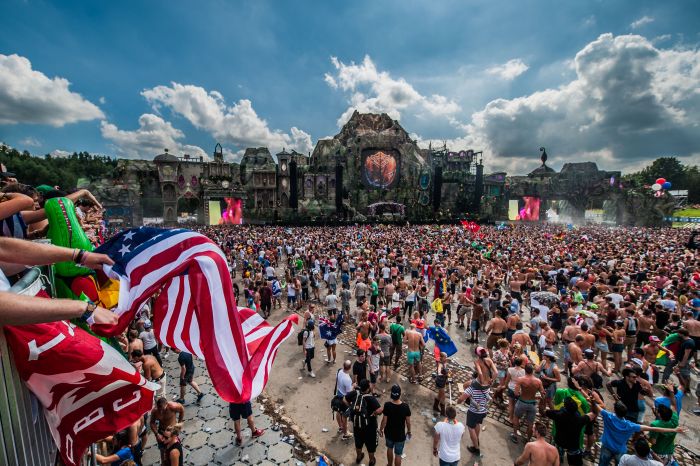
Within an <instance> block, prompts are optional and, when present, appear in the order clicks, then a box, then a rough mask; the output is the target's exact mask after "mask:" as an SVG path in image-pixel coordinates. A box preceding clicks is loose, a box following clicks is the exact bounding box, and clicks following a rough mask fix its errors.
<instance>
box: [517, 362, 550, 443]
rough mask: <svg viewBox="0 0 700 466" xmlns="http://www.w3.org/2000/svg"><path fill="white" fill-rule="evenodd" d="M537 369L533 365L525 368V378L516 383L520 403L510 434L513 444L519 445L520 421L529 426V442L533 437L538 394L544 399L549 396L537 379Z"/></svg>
mask: <svg viewBox="0 0 700 466" xmlns="http://www.w3.org/2000/svg"><path fill="white" fill-rule="evenodd" d="M534 372H535V368H534V367H533V366H532V364H528V365H526V366H525V376H523V377H520V378H519V379H518V380H516V382H515V390H514V392H515V396H516V398H518V401H517V402H516V403H515V411H514V412H513V414H514V416H513V432H512V433H511V434H510V439H511V440H512V441H513V443H518V430H519V429H520V419H522V418H525V425H526V426H527V430H526V435H527V440H530V437H532V424H533V423H534V422H535V416H536V415H537V397H536V396H537V392H539V393H540V396H541V397H542V398H544V397H545V396H546V395H547V394H546V392H545V391H544V386H543V385H542V381H541V380H540V379H538V378H537V377H535V376H534V375H533V373H534Z"/></svg>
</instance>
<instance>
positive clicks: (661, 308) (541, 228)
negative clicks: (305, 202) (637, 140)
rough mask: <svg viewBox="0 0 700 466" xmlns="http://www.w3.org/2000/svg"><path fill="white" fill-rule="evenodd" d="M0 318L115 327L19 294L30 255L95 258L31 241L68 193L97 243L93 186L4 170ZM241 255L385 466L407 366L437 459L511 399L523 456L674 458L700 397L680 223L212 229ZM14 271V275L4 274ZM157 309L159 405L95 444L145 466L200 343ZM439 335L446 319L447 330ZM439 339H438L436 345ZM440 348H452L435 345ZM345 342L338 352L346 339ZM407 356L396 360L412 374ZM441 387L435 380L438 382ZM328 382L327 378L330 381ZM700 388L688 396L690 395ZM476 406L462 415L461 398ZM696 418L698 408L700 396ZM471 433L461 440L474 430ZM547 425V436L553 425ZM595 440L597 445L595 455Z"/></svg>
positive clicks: (175, 425) (692, 282)
mask: <svg viewBox="0 0 700 466" xmlns="http://www.w3.org/2000/svg"><path fill="white" fill-rule="evenodd" d="M0 177H1V178H2V184H3V187H2V189H1V190H0V221H1V222H2V229H1V233H0V234H2V236H3V237H2V238H0V261H1V262H3V263H4V264H3V267H2V271H3V272H4V274H0V278H2V280H0V285H1V286H0V294H1V296H0V297H2V300H1V302H2V306H1V307H2V311H0V324H7V325H22V324H29V323H38V322H48V321H52V320H54V321H55V320H60V319H69V318H73V319H80V318H82V319H84V320H86V321H87V322H88V323H114V321H115V319H116V318H115V317H114V316H113V315H112V314H111V313H110V312H109V311H107V310H106V309H103V308H101V307H99V306H95V305H94V304H92V303H90V302H88V303H85V302H84V301H80V300H70V299H40V298H33V297H26V296H19V295H14V294H11V293H7V290H8V289H9V286H10V283H12V282H13V281H14V280H16V279H17V278H18V277H19V276H20V275H21V273H22V271H23V270H24V267H25V266H26V265H43V264H50V263H54V262H62V261H74V262H76V263H78V264H81V265H84V266H85V267H89V268H93V269H99V268H101V267H102V266H103V265H110V264H111V263H112V261H111V259H110V258H109V257H107V256H104V255H102V254H97V253H92V252H85V251H83V250H79V249H71V248H62V247H58V246H52V245H48V244H40V243H37V242H29V241H25V240H28V239H38V238H41V237H42V236H43V235H45V233H46V230H47V226H48V221H47V218H46V217H47V215H46V212H45V211H44V208H43V204H44V203H45V202H46V201H47V200H48V199H51V198H54V197H61V198H68V199H70V200H72V201H73V202H75V209H76V212H75V214H76V215H77V217H78V218H79V222H80V224H81V226H82V228H83V229H84V230H85V231H86V232H87V235H88V238H90V240H91V241H94V242H95V243H99V242H101V241H103V240H104V239H105V238H103V235H104V234H105V230H104V227H103V225H102V221H101V220H102V218H101V216H102V208H101V205H100V204H99V202H98V201H97V200H96V199H95V198H94V196H92V194H90V193H89V191H86V190H75V191H73V192H71V193H67V192H63V191H61V190H60V189H59V188H58V187H49V186H43V185H42V186H38V187H35V188H32V187H29V186H25V185H22V184H20V183H19V182H18V181H17V180H16V179H14V178H13V176H12V174H11V173H8V172H6V171H5V170H3V171H2V173H0ZM199 231H200V232H202V233H204V234H205V235H206V236H208V237H209V238H211V239H212V240H213V241H214V242H216V243H217V244H218V245H219V246H220V247H221V249H222V250H223V251H224V253H225V254H226V256H227V257H228V259H229V264H230V272H231V276H232V278H233V287H234V292H235V293H236V296H237V299H238V303H239V304H240V305H241V306H243V307H250V308H252V309H254V310H256V311H257V312H259V313H260V314H261V315H262V316H263V317H265V318H268V317H270V316H271V313H272V312H273V310H274V311H276V312H279V313H284V312H298V313H299V314H300V315H301V316H303V320H302V322H303V323H302V330H301V331H300V332H299V335H298V338H297V340H298V344H299V346H300V347H301V349H300V354H303V358H300V359H301V360H300V369H301V370H302V371H304V372H305V373H306V374H307V376H308V377H309V378H315V377H316V375H315V371H314V367H315V366H316V367H318V366H317V365H318V362H316V361H315V356H316V354H315V350H316V347H317V344H318V343H317V340H322V341H323V347H324V349H325V363H326V364H328V365H333V364H339V365H340V367H339V368H338V370H337V373H336V377H335V387H334V388H333V396H332V397H331V399H330V400H329V404H330V409H331V410H332V411H333V412H334V416H335V419H336V421H337V424H338V435H339V436H340V437H341V438H342V439H343V440H345V441H350V439H352V440H353V442H354V446H355V449H356V456H357V457H356V460H357V463H358V464H359V463H360V462H362V461H363V459H364V455H365V451H366V452H367V455H368V461H369V464H370V465H373V464H375V463H376V461H377V458H376V456H375V454H376V452H377V447H378V444H379V438H383V440H384V444H385V446H386V459H387V462H388V463H389V464H390V465H396V466H398V465H400V464H401V462H402V456H403V455H404V449H405V448H406V447H407V443H406V442H407V441H408V440H409V439H410V438H411V412H412V409H411V408H413V411H416V410H422V409H425V407H423V406H414V407H410V406H409V405H408V404H407V403H406V402H404V401H402V399H401V397H402V392H403V391H405V390H406V387H401V385H400V384H393V385H392V386H391V388H390V392H389V400H387V401H385V402H384V403H383V404H382V403H380V401H379V398H381V394H380V392H381V391H382V390H381V389H380V387H381V386H382V384H388V383H389V382H390V380H392V375H393V372H395V371H398V370H399V369H400V366H403V365H405V368H406V369H407V371H408V375H409V377H408V379H407V382H408V383H409V384H419V383H422V382H423V381H424V379H433V382H434V386H435V397H434V400H433V406H432V409H433V411H434V412H435V413H436V416H437V415H439V416H440V418H441V420H440V421H439V422H437V423H436V425H435V427H434V441H433V454H434V455H435V456H436V457H437V458H438V460H439V463H440V465H457V464H460V462H461V461H462V460H463V459H462V458H461V453H460V450H461V449H460V446H461V444H462V442H468V450H469V452H470V453H471V454H473V455H475V456H477V457H478V456H480V455H481V445H480V439H479V434H480V432H481V426H482V424H483V422H484V419H485V418H486V416H487V415H488V414H489V412H490V410H494V409H504V410H507V413H508V414H507V415H508V419H509V421H510V423H511V424H512V432H511V433H510V436H509V440H510V441H512V442H513V443H514V444H520V443H522V444H523V445H524V446H523V450H522V454H521V455H520V457H518V458H517V459H516V461H515V464H517V465H524V464H531V465H538V466H539V465H543V466H544V465H558V464H560V462H564V461H566V462H568V464H571V465H580V464H583V461H584V460H586V459H587V460H590V461H593V462H594V463H596V464H600V465H602V466H607V465H610V464H613V462H615V463H616V464H619V465H624V466H634V465H650V466H652V465H659V464H662V465H673V464H675V459H674V453H675V449H676V444H675V442H676V434H677V433H678V432H684V431H685V430H684V428H683V427H679V417H680V416H681V415H687V413H688V412H689V410H688V408H687V406H686V410H685V411H683V410H682V406H683V404H686V405H688V404H691V403H694V404H697V397H698V396H699V395H700V393H698V392H699V390H698V388H697V385H696V387H695V397H696V400H694V401H691V400H692V396H693V394H692V392H693V387H692V385H693V383H694V382H693V378H694V377H696V374H697V368H696V364H697V352H696V349H697V348H698V345H699V344H700V322H699V321H698V317H699V316H700V291H699V290H698V286H699V285H700V259H699V257H698V254H697V251H696V250H694V249H690V248H688V247H687V245H686V241H687V231H684V230H673V229H648V228H623V227H616V228H611V227H599V226H585V227H577V228H574V229H566V228H563V227H559V226H556V225H524V224H517V225H514V226H511V225H500V226H483V227H481V228H480V229H478V230H477V231H468V230H467V229H465V228H464V227H463V226H461V225H460V226H436V225H421V226H412V225H406V226H389V225H366V226H361V225H355V226H343V227H303V228H284V227H273V226H248V225H237V226H232V227H201V228H199ZM6 276H7V278H6ZM151 318H152V313H151V311H150V308H149V305H148V304H147V305H145V306H144V307H143V308H142V309H141V311H140V313H139V315H138V317H137V319H135V320H134V321H133V322H132V324H131V326H130V328H129V330H128V331H127V332H126V333H125V334H124V335H121V336H119V337H118V338H117V343H118V344H119V345H120V348H121V349H122V351H123V352H124V354H126V355H128V357H129V360H130V361H131V363H132V364H133V365H134V366H135V367H136V368H137V369H138V370H139V371H141V372H142V374H143V376H144V377H145V378H146V379H147V380H149V381H154V382H156V383H158V384H159V385H160V387H161V389H160V391H159V393H158V394H157V397H156V401H155V404H154V407H153V409H152V411H151V412H150V413H149V415H146V416H144V417H142V418H140V419H139V420H138V421H137V422H136V423H134V424H133V425H132V426H130V427H129V428H128V429H126V430H124V431H121V432H118V433H116V434H115V435H113V436H111V437H109V438H107V439H105V440H104V442H102V443H101V445H100V448H99V453H97V454H96V460H97V462H98V463H100V464H112V465H123V466H126V465H131V464H137V465H140V464H141V455H142V452H143V449H144V448H145V446H146V445H147V443H148V440H149V434H151V433H152V434H153V436H154V437H155V439H156V442H157V443H158V447H159V449H160V452H161V462H162V464H163V465H170V466H175V465H182V464H183V461H184V452H183V448H182V443H181V440H180V433H181V430H182V423H183V421H184V419H185V407H184V405H185V397H186V394H187V393H186V392H187V390H188V387H189V388H191V389H192V391H193V395H194V401H193V403H199V402H200V401H201V400H202V397H203V396H204V395H203V393H202V391H201V389H200V387H199V386H198V384H197V383H196V382H195V381H194V372H195V366H194V361H193V356H192V355H191V354H189V353H186V352H179V351H176V350H170V349H168V348H166V347H162V345H161V344H160V343H159V342H158V341H157V339H156V337H155V336H154V333H153V322H152V320H151ZM321 327H324V328H326V329H329V328H330V329H336V331H335V332H333V331H331V332H330V333H329V332H321V333H319V329H320V328H321ZM343 328H345V329H346V330H345V331H346V332H347V328H350V329H351V332H350V333H351V334H352V335H353V341H351V342H345V343H349V344H351V345H352V346H353V347H354V348H355V349H356V352H355V360H354V361H351V360H347V361H343V360H340V361H337V360H336V355H337V346H338V345H339V344H341V343H340V341H339V339H338V336H339V331H340V330H341V329H343ZM440 329H443V330H444V332H441V331H440ZM438 334H439V335H451V338H452V339H457V340H459V341H464V342H465V343H467V344H468V345H469V348H470V350H469V351H470V353H472V354H471V355H470V357H471V358H473V361H472V362H473V367H470V374H469V378H468V380H467V381H466V382H465V383H464V385H463V389H462V390H461V393H460V395H459V397H458V398H456V399H455V400H454V401H453V400H449V401H448V400H447V397H446V388H447V387H448V386H449V387H451V385H452V383H453V371H454V369H455V367H456V366H455V364H454V363H453V362H452V361H451V360H450V355H448V354H447V353H446V352H445V351H442V348H441V347H438V350H437V351H432V350H431V349H430V348H431V347H432V346H433V345H434V344H435V345H437V338H436V337H434V335H438ZM426 335H429V336H431V337H432V338H433V340H434V341H435V343H432V342H430V340H428V341H426V340H427V339H426ZM441 343H445V342H444V341H442V340H441ZM341 354H342V352H341ZM168 356H172V357H174V358H175V357H176V358H177V360H178V363H179V366H180V368H181V370H180V373H179V374H178V379H179V383H178V386H179V390H178V391H177V392H176V393H172V392H171V393H168V374H167V373H166V370H165V369H164V368H163V358H165V357H168ZM401 369H402V368H401ZM431 386H432V385H431ZM329 391H330V388H329ZM687 398H691V400H688V399H687ZM464 403H466V404H467V405H468V406H467V407H466V418H464V419H463V421H464V422H462V421H461V420H459V419H458V415H457V409H456V407H457V406H459V405H462V404H464ZM229 412H230V416H231V418H232V419H233V420H234V424H235V431H236V438H235V442H236V444H237V445H241V443H242V433H241V421H242V420H243V419H245V420H246V422H247V426H248V427H249V428H250V431H251V437H253V438H254V437H259V436H261V435H264V431H263V430H261V429H258V428H256V426H255V423H254V420H253V415H252V405H251V403H250V402H249V403H244V404H231V405H230V409H229ZM691 412H692V413H695V414H700V409H698V408H695V409H693V410H691ZM465 433H467V434H468V437H469V438H468V439H464V438H463V437H464V434H465ZM549 438H551V442H552V443H551V444H550V443H548V439H549ZM594 447H595V448H596V449H597V450H596V451H597V454H596V455H595V456H594Z"/></svg>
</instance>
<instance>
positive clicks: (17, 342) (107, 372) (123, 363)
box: [5, 292, 158, 466]
mask: <svg viewBox="0 0 700 466" xmlns="http://www.w3.org/2000/svg"><path fill="white" fill-rule="evenodd" d="M42 296H43V297H47V295H46V294H45V293H43V292H42ZM5 335H6V336H7V341H8V343H9V345H10V347H11V348H12V356H13V358H14V361H15V365H16V366H17V371H18V372H19V375H20V377H21V378H22V380H23V381H24V382H25V383H26V384H27V386H28V387H29V389H30V390H31V391H32V393H33V394H34V395H35V396H36V397H37V398H38V400H39V402H40V403H41V404H42V405H43V406H44V415H45V417H46V421H47V424H48V426H49V430H50V431H51V435H52V437H53V439H54V441H55V442H56V446H57V447H58V450H59V452H60V454H61V458H62V459H63V463H64V464H66V465H68V466H74V465H77V464H79V463H80V460H81V458H82V455H83V453H84V452H85V449H86V448H87V447H88V446H89V445H90V444H91V443H93V442H96V441H97V440H99V439H102V438H104V437H106V436H108V435H112V434H114V433H115V432H118V431H120V430H122V429H125V428H126V427H128V426H130V425H131V424H133V423H134V422H136V420H138V419H139V418H140V417H141V416H143V414H144V413H146V412H148V411H149V410H150V409H151V407H152V405H153V393H154V391H155V390H157V389H158V385H156V384H154V383H152V382H147V381H146V380H145V379H144V378H143V376H142V375H141V374H139V373H138V371H137V370H136V369H135V368H134V367H133V366H132V365H131V364H129V361H127V360H126V359H125V358H124V357H123V356H122V355H121V354H119V353H118V352H117V350H116V349H114V348H112V347H111V346H109V345H108V344H107V343H105V342H103V341H101V340H100V339H99V338H95V337H94V336H93V335H90V334H89V333H87V332H85V331H84V330H82V329H80V328H78V327H76V326H74V325H73V324H71V323H70V322H68V321H60V322H51V323H47V324H33V325H22V326H17V327H11V326H6V327H5Z"/></svg>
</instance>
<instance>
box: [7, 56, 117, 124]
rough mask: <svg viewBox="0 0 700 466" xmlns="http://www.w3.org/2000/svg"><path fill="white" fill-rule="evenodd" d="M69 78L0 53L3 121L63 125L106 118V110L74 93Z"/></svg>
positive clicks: (8, 122)
mask: <svg viewBox="0 0 700 466" xmlns="http://www.w3.org/2000/svg"><path fill="white" fill-rule="evenodd" d="M69 86H70V83H69V82H68V80H67V79H65V78H59V77H55V78H53V79H50V78H48V77H47V76H46V75H45V74H44V73H42V72H40V71H35V70H33V69H32V64H31V63H30V61H29V60H28V59H26V58H24V57H21V56H19V55H2V54H0V124H17V123H38V124H47V125H51V126H56V127H61V126H63V125H66V124H68V123H75V122H78V121H88V120H96V119H100V118H104V115H103V113H102V110H100V109H99V108H98V107H97V106H96V105H95V104H93V103H92V102H89V101H88V100H86V99H84V98H83V97H82V96H81V95H80V94H78V93H76V92H71V91H70V90H69V89H68V88H69Z"/></svg>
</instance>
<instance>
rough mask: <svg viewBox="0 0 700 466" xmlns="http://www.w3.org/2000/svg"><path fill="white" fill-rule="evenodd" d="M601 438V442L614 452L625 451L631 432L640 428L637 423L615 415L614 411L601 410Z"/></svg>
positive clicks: (635, 431)
mask: <svg viewBox="0 0 700 466" xmlns="http://www.w3.org/2000/svg"><path fill="white" fill-rule="evenodd" d="M600 414H601V416H602V417H603V438H601V440H600V441H601V443H602V444H603V445H604V446H605V447H607V448H609V449H610V450H612V451H614V452H615V453H627V441H628V440H629V439H630V437H631V436H632V434H634V433H637V432H639V431H640V430H641V426H640V425H639V424H635V423H634V422H632V421H628V420H627V419H621V418H619V417H617V416H615V413H611V412H610V411H607V410H605V409H604V410H603V411H601V413H600Z"/></svg>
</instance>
